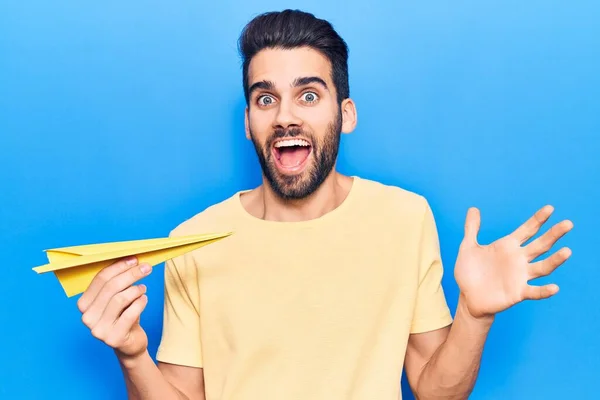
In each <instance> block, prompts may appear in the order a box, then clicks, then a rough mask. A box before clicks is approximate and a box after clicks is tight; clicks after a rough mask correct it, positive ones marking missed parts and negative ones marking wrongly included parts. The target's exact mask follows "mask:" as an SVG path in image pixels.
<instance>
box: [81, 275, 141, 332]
mask: <svg viewBox="0 0 600 400" xmlns="http://www.w3.org/2000/svg"><path fill="white" fill-rule="evenodd" d="M150 272H152V268H151V267H150V266H149V265H148V264H141V265H140V266H137V267H132V268H130V269H128V270H126V271H124V272H122V273H121V274H119V275H117V276H115V277H113V278H112V279H111V280H110V281H108V282H106V283H105V284H104V286H103V287H102V289H101V290H100V292H99V293H98V295H97V296H96V298H95V299H94V300H93V302H92V304H91V305H90V306H89V308H88V309H87V311H86V312H85V313H84V314H83V315H82V317H81V319H82V321H83V323H84V324H85V325H86V326H88V327H89V328H93V327H94V326H95V325H96V323H98V320H99V319H100V317H101V316H102V314H103V313H104V309H105V308H106V306H107V305H108V302H109V301H110V300H111V298H112V297H113V296H114V295H116V294H117V293H119V292H121V291H123V290H125V289H126V288H128V287H129V286H131V285H133V284H134V283H135V282H137V281H138V280H140V279H141V278H143V277H145V276H147V275H149V274H150Z"/></svg>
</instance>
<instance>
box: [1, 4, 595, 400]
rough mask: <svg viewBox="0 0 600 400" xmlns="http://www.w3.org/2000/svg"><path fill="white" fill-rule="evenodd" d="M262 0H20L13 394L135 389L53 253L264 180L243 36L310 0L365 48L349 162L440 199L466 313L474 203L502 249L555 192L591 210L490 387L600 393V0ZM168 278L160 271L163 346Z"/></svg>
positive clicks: (8, 40)
mask: <svg viewBox="0 0 600 400" xmlns="http://www.w3.org/2000/svg"><path fill="white" fill-rule="evenodd" d="M248 3H249V2H244V1H236V2H234V1H222V0H220V1H219V2H218V3H217V2H199V1H193V2H192V1H177V2H174V1H135V0H134V1H125V2H123V1H103V2H76V1H52V2H47V1H17V0H14V1H6V0H4V1H2V2H1V3H0V224H1V227H0V248H1V249H2V257H3V258H2V269H3V272H4V274H3V276H2V279H1V280H0V293H1V294H0V295H1V296H2V307H1V308H0V317H1V318H0V321H2V327H1V330H0V335H1V336H0V339H1V341H2V361H1V363H0V397H1V398H6V399H46V398H48V399H53V398H56V399H75V398H85V399H107V398H125V394H124V389H123V383H122V378H121V373H120V370H119V368H118V366H117V363H116V361H115V358H114V356H113V353H112V352H111V350H110V349H109V348H107V347H106V346H104V345H103V344H102V343H100V342H99V341H97V340H95V339H94V338H92V337H91V335H90V334H89V331H88V330H87V329H86V328H85V327H84V326H83V324H82V323H81V321H80V314H79V311H78V310H77V308H76V304H75V302H76V300H75V299H74V298H72V299H68V298H66V297H65V295H64V293H63V292H62V289H61V288H60V286H59V285H58V282H57V281H56V280H55V279H54V277H53V276H52V275H51V274H46V275H36V274H35V273H34V272H33V271H31V268H32V267H34V266H37V265H40V264H43V263H45V262H46V259H45V257H44V254H43V252H42V250H44V249H47V248H52V247H61V246H67V245H76V244H83V243H93V242H102V241H115V240H128V239H138V238H151V237H160V236H165V235H167V234H168V232H169V230H170V229H172V228H173V227H174V226H175V225H177V224H178V223H179V222H181V221H183V220H184V219H186V218H189V217H190V216H192V215H193V214H195V213H197V212H199V211H201V210H202V209H204V208H205V207H206V206H208V205H210V204H212V203H214V202H216V201H219V200H221V199H223V198H225V197H227V196H229V195H230V194H231V193H233V192H234V191H236V190H239V189H245V188H249V187H252V186H254V185H256V184H258V183H259V179H260V175H259V167H258V164H257V162H256V158H255V154H254V152H253V149H252V147H251V145H250V143H249V142H248V141H246V139H245V138H244V131H243V110H244V101H243V93H242V87H241V62H240V59H239V57H238V54H237V49H236V40H237V37H238V34H239V32H240V30H241V29H242V27H243V25H244V24H245V23H246V22H248V21H249V20H250V19H251V18H252V17H253V16H254V15H256V14H258V13H260V12H263V11H267V10H271V9H277V10H278V9H282V8H285V7H294V8H295V7H301V8H303V9H305V10H308V11H311V12H314V13H316V14H317V16H320V17H324V18H327V19H329V20H330V21H331V22H333V24H334V26H335V27H336V28H337V29H338V31H339V32H340V33H341V34H342V36H343V37H344V38H345V39H346V40H347V42H348V44H349V46H350V55H351V56H350V75H351V96H352V97H353V98H354V99H355V101H356V102H357V105H358V111H359V124H358V127H357V129H356V131H355V133H354V134H352V135H349V136H344V139H343V143H342V151H341V156H340V168H341V170H342V171H343V172H345V173H348V174H356V175H361V176H363V177H366V178H370V179H376V180H380V181H383V182H385V183H390V184H396V185H400V186H402V187H405V188H407V189H409V190H413V191H416V192H418V193H421V194H423V195H425V196H426V197H427V198H428V199H429V201H430V203H431V205H432V207H433V210H434V213H435V215H436V218H437V222H438V226H439V233H440V237H441V243H442V256H443V259H444V262H445V265H446V271H447V272H446V275H445V278H444V286H445V288H446V291H447V294H448V301H449V303H450V306H451V307H452V309H453V310H454V308H455V306H456V297H457V288H456V284H455V281H454V278H453V273H452V272H453V271H452V266H453V264H454V261H455V256H456V251H457V246H458V244H459V242H460V240H461V238H462V233H463V231H462V229H463V221H464V216H465V212H466V210H467V207H469V206H472V205H475V206H477V207H479V208H480V209H481V211H482V227H481V234H480V240H481V242H482V243H489V242H490V241H493V240H495V239H497V238H499V237H500V236H502V235H505V234H507V233H509V232H511V231H512V230H513V229H515V228H516V227H517V226H518V225H519V224H521V223H522V222H523V221H524V220H525V219H527V218H528V217H529V216H530V215H531V214H532V213H533V212H534V211H535V210H536V209H538V208H539V207H541V206H543V205H544V204H546V203H550V204H553V205H554V206H555V207H556V214H555V216H553V217H552V219H551V221H550V223H554V222H557V221H559V220H561V219H563V218H570V219H571V220H572V221H573V222H574V225H575V228H574V230H573V232H572V233H571V234H569V235H568V236H567V237H565V238H564V239H563V240H561V242H560V246H562V245H565V246H570V247H571V248H572V250H573V256H572V259H571V260H570V261H568V262H567V264H565V265H564V267H562V268H561V269H559V270H558V271H557V272H556V273H555V274H554V275H553V277H552V278H546V279H543V280H541V283H545V282H556V283H558V284H559V285H560V287H561V292H560V293H559V294H558V295H557V296H556V297H555V298H553V299H551V300H546V301H542V302H526V303H522V304H519V305H517V306H516V307H514V308H512V309H510V310H508V311H506V312H504V313H503V314H501V315H499V316H498V318H497V321H496V323H495V325H494V327H493V329H492V331H491V334H490V337H489V341H488V343H487V346H486V350H485V353H484V358H483V363H482V367H481V373H480V377H479V381H478V383H477V386H476V388H475V391H474V393H473V396H472V398H473V399H530V398H531V399H533V398H535V399H541V398H544V399H591V398H595V396H594V394H595V392H596V388H597V387H596V385H597V379H598V376H600V361H599V360H598V359H599V354H600V352H599V350H600V348H599V345H598V329H599V328H600V322H599V317H600V312H599V311H598V304H599V301H600V296H599V295H598V292H599V291H598V289H597V288H598V278H600V274H599V273H598V269H599V268H600V266H599V265H598V261H597V260H598V248H599V247H598V246H599V245H600V243H599V241H598V234H597V228H598V223H599V222H600V221H599V217H598V211H597V206H598V203H599V202H600V191H599V189H598V186H597V185H598V183H599V177H600V161H599V160H598V153H599V151H600V140H599V139H598V135H599V134H600V100H599V94H600V73H599V71H600V24H599V23H598V21H599V20H600V3H598V2H596V1H562V2H558V1H527V2H524V1H514V0H513V1H486V2H480V1H459V2H434V1H420V2H406V1H402V2H397V1H384V2H367V1H351V0H350V1H346V2H344V3H340V4H337V5H334V4H325V2H323V1H306V0H303V1H296V2H291V1H261V3H262V5H260V6H259V5H251V4H248ZM557 248H558V247H556V248H555V249H557ZM157 271H158V270H157ZM162 282H163V278H162V268H161V269H160V273H156V272H155V273H154V274H153V275H152V276H151V277H149V278H147V279H146V283H147V285H148V286H149V298H150V303H149V305H148V308H147V310H146V312H145V313H144V314H143V318H142V323H143V326H144V327H145V328H146V330H147V332H148V334H149V337H150V346H151V348H150V350H151V352H152V354H154V352H155V351H156V348H157V346H158V341H159V338H160V331H161V323H162V315H161V312H162ZM406 392H407V391H406V390H405V393H406Z"/></svg>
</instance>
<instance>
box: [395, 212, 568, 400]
mask: <svg viewBox="0 0 600 400" xmlns="http://www.w3.org/2000/svg"><path fill="white" fill-rule="evenodd" d="M552 211H553V209H552V208H551V207H544V208H542V209H541V210H539V211H538V212H537V213H536V214H535V215H534V216H532V217H531V218H530V219H529V220H528V221H526V222H525V223H524V224H523V225H521V226H520V227H519V228H518V229H517V230H516V231H514V232H513V233H512V234H510V235H508V236H506V237H503V238H501V239H499V240H497V241H495V242H493V243H492V244H490V245H487V246H482V245H480V244H478V243H477V232H478V231H479V225H480V219H479V212H478V210H477V209H470V210H469V213H468V214H467V221H466V223H465V237H464V239H463V241H462V243H461V246H460V250H459V253H458V257H457V261H456V266H455V268H454V275H455V278H456V281H457V283H458V286H459V288H460V297H459V301H458V307H457V310H456V316H455V319H454V323H453V324H452V327H451V328H448V327H447V328H444V329H440V330H434V331H430V332H427V333H419V334H414V335H411V337H410V339H409V344H408V348H407V355H406V374H407V378H408V380H409V383H410V386H411V388H412V390H413V392H414V393H415V396H416V397H417V398H418V399H419V400H422V399H447V400H454V399H466V398H468V396H469V394H470V393H471V391H472V390H473V387H474V386H475V381H476V379H477V374H478V372H479V366H480V362H481V355H482V353H483V348H484V344H485V341H486V339H487V335H488V333H489V330H490V328H491V325H492V322H493V320H494V316H495V315H496V314H497V313H499V312H502V311H504V310H506V309H508V308H510V307H512V306H513V305H515V304H517V303H519V302H521V301H523V300H540V299H547V298H549V297H551V296H552V295H554V294H556V292H557V290H558V288H557V287H556V286H555V285H544V286H531V285H529V284H528V281H530V280H532V279H536V278H539V277H541V276H546V275H549V274H550V273H552V272H553V271H554V270H555V269H556V268H557V267H558V266H559V265H561V264H562V263H564V262H565V261H566V260H567V259H568V258H569V256H570V255H571V252H570V250H568V249H562V250H561V251H559V252H557V253H555V254H553V255H551V256H550V257H548V258H546V259H544V260H541V261H537V262H531V261H532V260H534V259H536V258H538V257H539V256H541V255H542V254H544V253H546V252H547V251H548V250H550V248H551V247H552V246H553V245H554V243H556V241H557V240H558V239H559V238H561V237H562V236H563V235H565V234H566V233H567V232H568V231H569V230H571V228H572V227H573V225H572V223H571V222H570V221H562V222H560V223H558V224H556V225H555V226H553V227H552V228H551V229H550V230H549V231H547V232H546V233H544V234H543V235H541V236H540V237H539V238H537V239H535V240H533V241H532V242H531V243H529V244H528V245H526V246H524V245H523V244H524V243H525V242H526V241H528V240H529V239H531V238H532V237H533V236H534V235H535V234H536V233H537V232H538V231H539V229H540V228H541V226H542V224H543V223H545V222H546V221H547V220H548V218H549V217H550V215H551V213H552ZM436 252H437V251H436ZM435 282H436V285H437V284H438V282H439V279H436V281H435ZM423 312H424V311H421V313H423Z"/></svg>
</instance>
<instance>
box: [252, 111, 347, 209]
mask: <svg viewBox="0 0 600 400" xmlns="http://www.w3.org/2000/svg"><path fill="white" fill-rule="evenodd" d="M341 132H342V116H341V113H340V112H338V114H337V116H336V117H335V118H334V120H333V121H332V122H331V123H329V125H328V127H327V132H326V133H325V136H324V137H323V139H321V140H318V139H317V138H316V137H315V135H314V134H313V133H312V132H308V131H304V130H303V129H302V128H298V127H294V128H290V129H283V128H281V129H276V130H275V131H274V132H273V133H272V134H271V136H269V138H268V139H267V141H266V142H265V145H264V146H261V145H260V143H258V142H257V140H256V138H255V136H254V134H253V133H252V130H250V137H251V138H252V143H253V144H254V149H255V150H256V155H257V156H258V161H259V162H260V166H261V169H262V173H263V176H264V177H265V178H266V180H267V182H268V184H269V186H270V187H271V189H272V190H273V192H275V194H276V195H277V196H279V197H280V198H281V199H283V200H299V199H304V198H306V197H308V196H310V195H311V194H312V193H314V192H315V191H316V190H317V189H318V188H319V186H321V184H322V183H323V181H325V179H326V178H327V176H329V174H330V172H331V171H332V170H333V167H334V165H335V162H336V160H337V156H338V151H339V147H340V137H341ZM298 136H299V137H304V138H306V139H308V140H309V141H310V142H311V145H312V149H311V151H312V160H310V161H309V163H310V164H309V165H307V166H306V168H305V169H304V170H303V171H302V172H300V173H298V174H296V175H284V174H281V173H280V172H279V171H278V170H277V167H276V166H275V162H274V161H273V153H272V152H271V148H272V145H273V142H275V140H277V139H281V138H294V137H298ZM309 157H310V156H309Z"/></svg>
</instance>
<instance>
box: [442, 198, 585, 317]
mask: <svg viewBox="0 0 600 400" xmlns="http://www.w3.org/2000/svg"><path fill="white" fill-rule="evenodd" d="M553 211H554V210H553V208H552V207H551V206H546V207H543V208H542V209H540V210H538V211H537V212H536V213H535V214H534V215H533V216H532V217H531V218H530V219H529V220H527V221H526V222H525V223H524V224H523V225H521V226H520V227H519V228H518V229H516V230H515V231H514V232H512V233H511V234H509V235H507V236H505V237H503V238H501V239H498V240H496V241H495V242H493V243H491V244H489V245H480V244H479V243H477V233H478V232H479V226H480V216H479V210H477V209H476V208H471V209H469V212H468V213H467V218H466V222H465V236H464V239H463V241H462V243H461V245H460V250H459V253H458V257H457V260H456V266H455V268H454V276H455V279H456V282H457V284H458V286H459V288H460V291H461V294H462V295H463V297H464V299H465V301H466V305H467V307H468V310H469V313H470V314H471V315H473V316H475V317H484V316H491V315H494V314H496V313H498V312H501V311H504V310H506V309H507V308H509V307H511V306H513V305H514V304H516V303H519V302H521V301H523V300H539V299H545V298H548V297H550V296H552V295H554V294H555V293H556V292H557V291H558V286H556V285H554V284H549V285H544V286H533V285H530V284H529V283H528V282H529V281H530V280H532V279H535V278H538V277H541V276H547V275H549V274H551V273H552V272H553V271H554V270H555V269H556V268H557V267H558V266H560V265H561V264H562V263H564V262H565V261H566V260H567V259H568V258H569V257H570V255H571V251H570V249H568V248H566V247H565V248H562V249H561V250H559V251H558V252H556V253H554V254H552V255H551V256H549V257H547V258H546V259H544V260H540V261H536V262H532V260H534V259H535V258H537V257H539V256H540V255H542V254H544V253H546V252H547V251H549V250H550V249H551V248H552V246H553V245H554V244H555V243H556V241H558V239H560V238H561V237H562V236H564V235H565V234H566V233H567V232H568V231H570V230H571V229H572V228H573V224H572V223H571V221H569V220H564V221H561V222H559V223H557V224H556V225H554V226H553V227H552V228H551V229H549V230H548V231H547V232H545V233H544V234H543V235H541V236H540V237H538V238H536V239H535V240H533V241H531V243H529V244H527V245H526V246H523V244H524V243H525V242H527V241H528V240H529V239H531V238H532V237H533V236H534V235H535V234H536V233H537V232H538V231H539V230H540V228H541V227H542V225H543V224H544V223H545V222H546V221H547V220H548V218H549V217H550V215H552V212H553Z"/></svg>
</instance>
